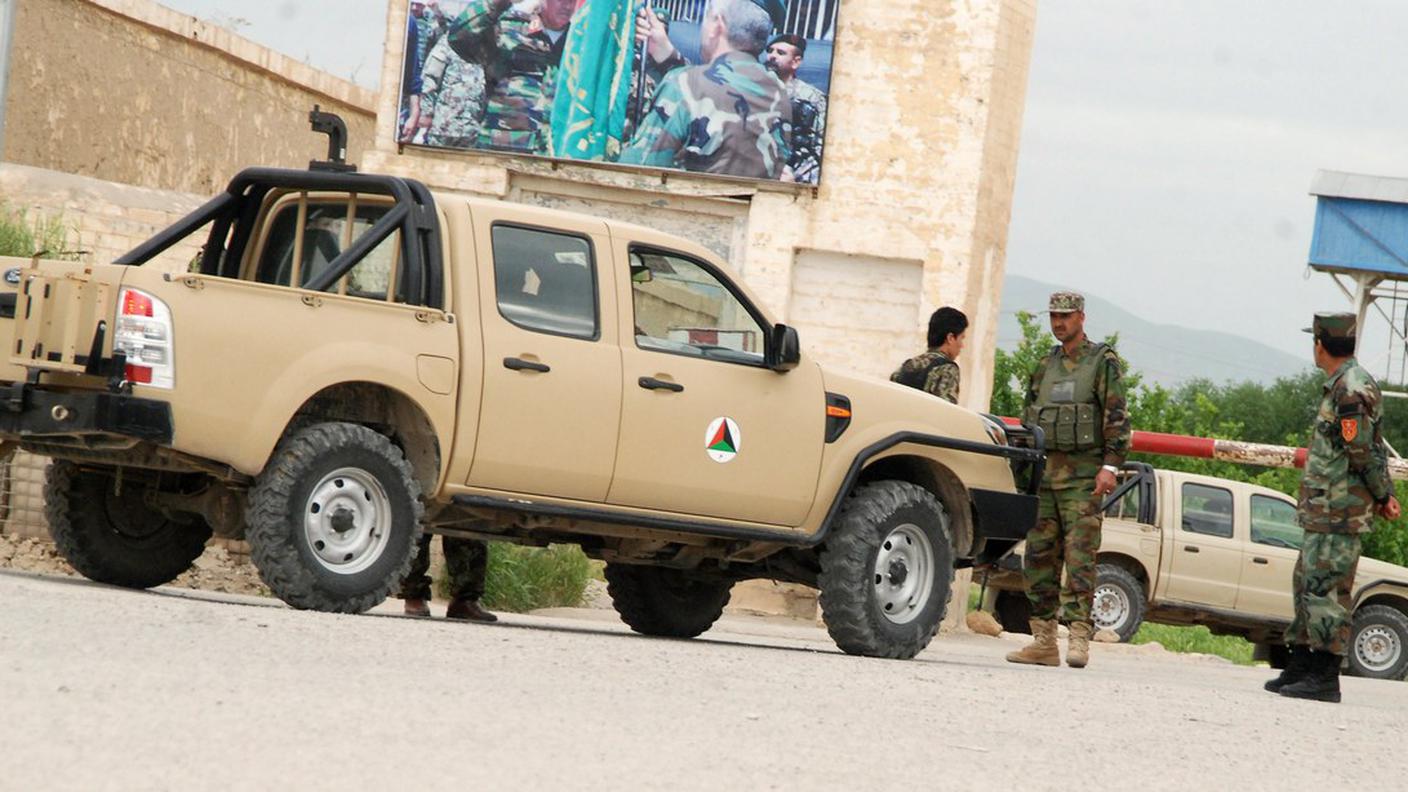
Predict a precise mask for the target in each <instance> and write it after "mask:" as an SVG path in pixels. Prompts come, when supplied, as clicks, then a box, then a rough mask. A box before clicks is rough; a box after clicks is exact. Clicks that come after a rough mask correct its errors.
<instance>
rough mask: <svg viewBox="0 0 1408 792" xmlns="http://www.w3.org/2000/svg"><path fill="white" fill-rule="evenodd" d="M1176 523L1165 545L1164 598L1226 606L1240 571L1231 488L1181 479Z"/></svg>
mask: <svg viewBox="0 0 1408 792" xmlns="http://www.w3.org/2000/svg"><path fill="white" fill-rule="evenodd" d="M1177 508H1178V513H1177V514H1176V517H1177V519H1178V522H1177V524H1176V525H1177V527H1176V528H1175V529H1174V531H1173V547H1172V548H1171V550H1170V554H1171V556H1172V557H1171V559H1170V564H1169V582H1168V589H1167V595H1166V596H1167V597H1168V598H1169V599H1170V600H1177V601H1179V602H1188V603H1193V604H1197V605H1205V606H1208V607H1214V608H1228V609H1230V608H1232V607H1233V606H1235V605H1236V602H1237V587H1238V582H1239V580H1240V578H1241V573H1242V544H1241V542H1240V541H1238V540H1237V538H1236V535H1235V531H1234V528H1235V522H1234V517H1235V514H1234V512H1235V503H1234V500H1233V498H1232V491H1231V490H1229V489H1225V488H1223V487H1215V486H1211V485H1208V484H1195V483H1193V482H1191V481H1185V482H1183V483H1182V485H1181V486H1180V487H1179V491H1178V504H1177Z"/></svg>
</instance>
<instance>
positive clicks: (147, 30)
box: [0, 0, 375, 194]
mask: <svg viewBox="0 0 1408 792" xmlns="http://www.w3.org/2000/svg"><path fill="white" fill-rule="evenodd" d="M11 2H13V3H15V4H16V8H15V9H14V12H15V13H14V26H13V32H12V41H11V58H10V71H9V81H8V96H7V98H6V100H5V102H6V103H5V108H4V111H5V112H4V123H5V134H4V138H3V140H4V150H3V152H0V155H3V156H0V160H3V161H6V162H13V163H19V164H22V165H30V166H34V167H38V168H47V169H51V170H56V171H63V172H66V173H75V174H81V175H85V176H93V177H96V178H99V179H104V180H107V181H113V182H121V183H124V184H132V185H139V186H143V187H153V188H159V189H167V190H177V191H182V192H193V193H199V194H209V193H212V192H216V191H218V190H220V189H222V188H223V187H224V186H225V183H226V181H228V179H229V178H230V176H232V175H233V174H234V173H235V172H236V171H238V170H239V169H240V168H243V167H247V166H250V165H274V166H282V167H299V168H301V167H306V166H307V164H308V162H309V160H311V159H322V158H323V157H324V156H325V155H326V153H327V146H326V138H324V137H323V136H321V135H314V134H312V133H310V132H309V129H308V111H309V110H311V109H312V107H313V105H314V104H319V105H321V106H322V107H323V108H324V109H325V110H330V111H332V112H336V113H339V114H341V115H342V117H343V118H344V120H346V122H347V125H348V128H349V132H350V134H349V138H350V141H349V151H348V154H349V159H351V160H352V161H354V162H356V161H359V160H360V157H361V153H362V150H363V148H364V147H366V146H367V145H369V144H370V142H371V136H372V128H373V113H374V110H373V108H374V104H375V98H374V94H373V93H372V92H371V91H367V90H366V89H363V88H360V87H358V86H356V85H353V84H352V83H349V82H347V81H345V80H341V79H338V78H336V77H334V76H332V75H330V74H327V73H325V72H320V71H318V70H316V69H313V68H312V67H310V66H307V65H305V64H303V63H299V62H298V61H295V60H292V59H291V58H287V57H284V56H283V55H279V54H278V53H275V52H272V51H270V50H267V49H265V48H263V47H261V46H259V45H257V44H254V43H253V42H250V41H248V40H245V39H243V38H240V37H239V36H237V35H235V34H233V33H231V32H229V31H227V30H225V29H223V28H219V27H216V26H213V25H210V24H207V23H205V22H202V21H200V20H198V19H195V18H193V17H189V16H185V15H182V14H178V13H176V12H175V11H171V10H169V9H167V8H165V7H164V6H161V5H158V4H157V3H155V2H152V0H11Z"/></svg>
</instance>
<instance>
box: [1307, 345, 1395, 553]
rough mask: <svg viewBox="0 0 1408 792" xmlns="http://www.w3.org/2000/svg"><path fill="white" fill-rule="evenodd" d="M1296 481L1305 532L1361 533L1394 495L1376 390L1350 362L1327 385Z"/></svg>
mask: <svg viewBox="0 0 1408 792" xmlns="http://www.w3.org/2000/svg"><path fill="white" fill-rule="evenodd" d="M1323 394H1324V395H1323V396H1321V398H1320V409H1319V411H1318V412H1317V413H1316V416H1315V423H1314V425H1313V426H1312V427H1311V436H1310V452H1309V455H1308V456H1307V457H1306V461H1305V473H1304V475H1302V476H1301V481H1300V509H1299V512H1300V523H1301V526H1302V527H1304V528H1305V530H1307V531H1319V532H1323V533H1363V532H1365V531H1369V530H1371V529H1372V528H1373V508H1374V504H1376V503H1383V502H1385V501H1387V500H1388V498H1389V496H1390V495H1392V494H1393V483H1392V482H1391V481H1390V479H1389V476H1388V455H1387V453H1386V448H1385V447H1384V440H1383V435H1382V434H1380V431H1379V422H1380V420H1381V419H1382V417H1383V396H1382V395H1381V394H1380V392H1379V385H1378V383H1377V382H1375V381H1374V378H1373V377H1372V376H1370V375H1369V372H1367V371H1365V370H1364V369H1363V368H1361V367H1360V365H1359V362H1358V361H1356V360H1354V359H1353V358H1350V359H1349V360H1347V361H1345V362H1344V363H1343V364H1342V365H1341V366H1340V367H1339V369H1338V370H1337V371H1335V373H1334V374H1331V375H1330V378H1329V379H1328V380H1326V381H1325V387H1324V391H1323Z"/></svg>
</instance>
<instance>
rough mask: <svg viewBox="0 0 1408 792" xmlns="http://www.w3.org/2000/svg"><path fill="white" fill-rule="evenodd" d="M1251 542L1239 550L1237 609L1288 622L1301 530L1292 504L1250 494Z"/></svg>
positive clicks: (1293, 608)
mask: <svg viewBox="0 0 1408 792" xmlns="http://www.w3.org/2000/svg"><path fill="white" fill-rule="evenodd" d="M1250 511H1251V541H1250V542H1248V543H1247V544H1246V546H1245V550H1244V551H1243V556H1244V557H1243V560H1242V585H1241V591H1240V592H1239V593H1238V594H1237V610H1239V611H1246V612H1248V613H1255V614H1259V615H1261V616H1269V617H1272V618H1275V619H1284V620H1285V621H1290V620H1291V618H1292V617H1293V616H1294V615H1295V606H1294V605H1293V604H1292V602H1291V577H1292V575H1293V574H1294V573H1295V569H1296V557H1297V556H1298V555H1299V554H1300V543H1301V541H1302V540H1303V539H1304V538H1305V535H1304V532H1303V530H1302V529H1301V527H1300V524H1299V522H1297V520H1296V507H1295V504H1294V503H1291V502H1290V501H1287V500H1283V499H1281V498H1276V497H1272V496H1270V495H1253V496H1252V497H1251V504H1250Z"/></svg>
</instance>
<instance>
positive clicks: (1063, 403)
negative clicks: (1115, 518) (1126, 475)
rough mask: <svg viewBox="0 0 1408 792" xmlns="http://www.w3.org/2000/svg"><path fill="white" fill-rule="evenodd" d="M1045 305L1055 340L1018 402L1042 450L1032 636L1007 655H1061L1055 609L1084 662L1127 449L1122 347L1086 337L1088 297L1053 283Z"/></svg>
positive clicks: (1029, 581) (1031, 575) (1031, 554)
mask: <svg viewBox="0 0 1408 792" xmlns="http://www.w3.org/2000/svg"><path fill="white" fill-rule="evenodd" d="M1049 310H1050V313H1051V333H1052V335H1054V336H1056V340H1057V341H1060V342H1061V343H1060V344H1059V345H1058V346H1056V347H1055V348H1054V349H1052V350H1051V354H1049V355H1047V356H1046V359H1045V360H1043V361H1042V362H1041V363H1040V364H1039V365H1038V366H1037V368H1036V370H1035V371H1033V372H1032V374H1031V378H1030V379H1029V380H1028V383H1027V395H1026V400H1025V410H1024V420H1026V422H1027V423H1034V424H1036V425H1038V426H1040V427H1041V429H1042V432H1044V433H1045V435H1046V451H1047V456H1046V473H1045V475H1044V476H1043V477H1042V480H1041V493H1040V494H1041V504H1040V510H1039V512H1038V516H1037V523H1036V526H1035V527H1033V528H1032V529H1031V530H1030V531H1028V532H1027V552H1026V557H1025V558H1024V559H1023V564H1022V577H1023V581H1024V582H1025V583H1026V588H1027V599H1029V600H1030V601H1031V604H1032V622H1031V625H1032V637H1033V641H1032V643H1031V644H1029V645H1027V646H1025V647H1023V648H1022V649H1021V650H1019V651H1016V652H1012V653H1010V654H1008V655H1007V660H1008V662H1012V663H1029V664H1033V665H1045V666H1057V665H1060V664H1061V652H1060V649H1059V648H1058V647H1057V645H1056V619H1057V617H1058V616H1059V617H1060V619H1061V620H1062V621H1064V622H1066V623H1067V624H1069V625H1070V638H1069V642H1068V644H1067V646H1066V664H1067V665H1069V666H1071V667H1072V668H1084V667H1085V665H1086V663H1088V662H1089V659H1090V657H1089V642H1090V634H1091V632H1092V630H1091V624H1090V606H1091V601H1092V599H1093V598H1094V595H1095V554H1096V551H1098V550H1099V549H1100V521H1101V517H1102V515H1101V512H1100V501H1101V499H1102V498H1103V497H1104V496H1105V495H1107V494H1109V493H1110V492H1112V491H1113V490H1114V489H1115V474H1116V473H1118V472H1119V467H1120V465H1122V464H1124V458H1125V454H1127V453H1128V452H1129V437H1130V429H1129V416H1128V415H1127V414H1126V413H1125V399H1124V384H1123V382H1122V381H1121V379H1120V361H1119V357H1118V356H1116V355H1115V352H1114V350H1112V349H1110V348H1109V347H1108V346H1106V345H1104V344H1095V343H1092V342H1091V341H1090V339H1089V338H1086V335H1085V298H1084V297H1082V296H1081V295H1079V294H1075V293H1073V292H1056V293H1055V294H1053V295H1051V302H1050V304H1049ZM1063 561H1064V564H1065V568H1066V579H1065V582H1064V583H1063V582H1062V579H1061V567H1062V562H1063Z"/></svg>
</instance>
